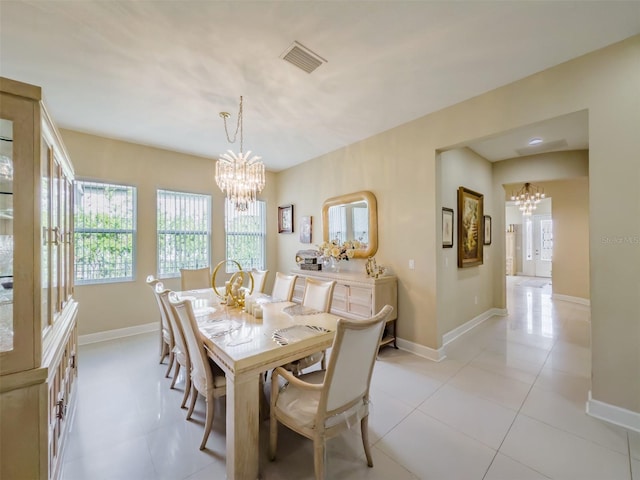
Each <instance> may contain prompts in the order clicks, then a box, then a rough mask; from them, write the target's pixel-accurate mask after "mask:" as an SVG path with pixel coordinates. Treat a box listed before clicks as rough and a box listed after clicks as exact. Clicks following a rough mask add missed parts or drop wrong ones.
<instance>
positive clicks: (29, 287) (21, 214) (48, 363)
mask: <svg viewBox="0 0 640 480" xmlns="http://www.w3.org/2000/svg"><path fill="white" fill-rule="evenodd" d="M72 187H73V167H72V165H71V163H70V162H69V159H68V155H67V153H66V150H65V148H64V145H63V144H62V141H61V138H60V135H59V133H58V131H57V130H56V128H55V126H54V124H53V122H52V121H51V118H50V117H49V115H48V113H47V110H46V109H45V107H44V104H43V103H42V98H41V89H40V88H39V87H36V86H33V85H28V84H25V83H21V82H17V81H14V80H10V79H6V78H0V254H1V256H0V258H1V260H0V277H2V278H1V282H0V284H1V287H2V289H1V290H0V425H2V428H1V429H0V478H7V479H8V478H16V479H17V478H29V479H48V478H57V476H58V475H59V465H60V458H61V456H62V451H63V447H64V438H65V434H66V431H67V428H68V418H69V417H70V415H71V413H72V411H73V406H74V397H75V396H74V392H75V380H76V378H77V366H78V362H77V329H76V318H77V303H76V302H75V300H74V299H73V188H72Z"/></svg>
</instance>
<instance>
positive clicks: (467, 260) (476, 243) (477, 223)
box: [458, 187, 484, 268]
mask: <svg viewBox="0 0 640 480" xmlns="http://www.w3.org/2000/svg"><path fill="white" fill-rule="evenodd" d="M483 202H484V195H482V194H481V193H477V192H474V191H473V190H469V189H468V188H465V187H460V188H458V268H467V267H474V266H476V265H482V245H483V240H482V237H483V233H484V231H483V225H482V220H483V206H484V205H483Z"/></svg>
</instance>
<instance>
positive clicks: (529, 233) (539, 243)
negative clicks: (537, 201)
mask: <svg viewBox="0 0 640 480" xmlns="http://www.w3.org/2000/svg"><path fill="white" fill-rule="evenodd" d="M523 230H524V231H523V235H522V242H523V251H524V255H523V258H522V270H523V271H522V273H524V274H525V275H529V276H532V277H551V265H552V264H551V262H552V254H553V221H552V220H551V215H532V216H530V217H525V218H524V224H523Z"/></svg>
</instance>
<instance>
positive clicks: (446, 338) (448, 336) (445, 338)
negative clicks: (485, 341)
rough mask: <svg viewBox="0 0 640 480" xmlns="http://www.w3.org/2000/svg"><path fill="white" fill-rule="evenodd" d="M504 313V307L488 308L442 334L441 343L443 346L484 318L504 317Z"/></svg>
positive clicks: (475, 325) (505, 312) (478, 323)
mask: <svg viewBox="0 0 640 480" xmlns="http://www.w3.org/2000/svg"><path fill="white" fill-rule="evenodd" d="M506 314H507V310H506V309H505V308H490V309H489V310H487V311H486V312H484V313H481V314H480V315H478V316H477V317H475V318H472V319H471V320H469V321H468V322H465V323H463V324H462V325H460V326H459V327H456V328H454V329H453V330H450V331H448V332H447V333H445V334H444V335H442V345H443V346H445V345H446V344H447V343H450V342H452V341H454V340H455V339H456V338H458V337H460V336H462V335H464V334H465V333H467V332H468V331H469V330H471V329H472V328H474V327H477V326H478V325H480V324H481V323H482V322H484V321H485V320H488V319H489V318H491V317H493V316H495V315H499V316H502V317H504V316H505V315H506Z"/></svg>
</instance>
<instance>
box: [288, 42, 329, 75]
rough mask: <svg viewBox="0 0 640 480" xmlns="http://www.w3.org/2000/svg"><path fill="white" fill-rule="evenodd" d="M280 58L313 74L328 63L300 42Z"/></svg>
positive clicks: (294, 44)
mask: <svg viewBox="0 0 640 480" xmlns="http://www.w3.org/2000/svg"><path fill="white" fill-rule="evenodd" d="M280 58H282V59H283V60H286V61H287V62H289V63H290V64H292V65H295V66H296V67H298V68H299V69H301V70H304V71H305V72H307V73H311V72H313V71H314V70H315V69H316V68H318V67H319V66H320V65H322V64H323V63H326V62H327V61H326V60H325V59H324V58H322V57H321V56H320V55H318V54H316V53H314V52H312V51H311V50H309V49H308V48H307V47H305V46H304V45H302V44H301V43H298V42H293V43H292V44H291V46H290V47H289V48H287V50H286V51H285V52H284V53H283V54H282V55H281V56H280Z"/></svg>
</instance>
